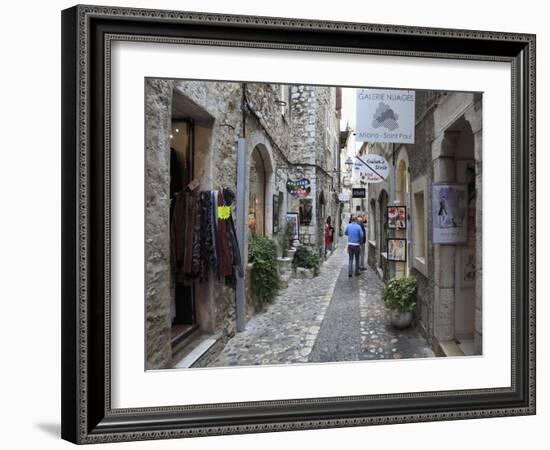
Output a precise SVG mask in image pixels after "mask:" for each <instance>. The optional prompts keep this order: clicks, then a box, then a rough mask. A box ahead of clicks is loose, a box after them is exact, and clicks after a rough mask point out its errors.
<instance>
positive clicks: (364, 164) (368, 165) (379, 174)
mask: <svg viewBox="0 0 550 450" xmlns="http://www.w3.org/2000/svg"><path fill="white" fill-rule="evenodd" d="M389 174H390V165H389V164H388V161H386V159H385V158H384V157H383V156H379V155H369V154H367V155H361V156H357V157H356V158H355V161H354V163H353V175H354V177H355V179H359V180H361V181H363V182H364V183H381V182H382V181H384V180H385V179H386V178H388V176H389Z"/></svg>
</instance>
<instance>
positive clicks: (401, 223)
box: [387, 206, 407, 230]
mask: <svg viewBox="0 0 550 450" xmlns="http://www.w3.org/2000/svg"><path fill="white" fill-rule="evenodd" d="M387 212H388V228H390V229H392V230H403V229H406V228H407V207H406V206H388V210H387Z"/></svg>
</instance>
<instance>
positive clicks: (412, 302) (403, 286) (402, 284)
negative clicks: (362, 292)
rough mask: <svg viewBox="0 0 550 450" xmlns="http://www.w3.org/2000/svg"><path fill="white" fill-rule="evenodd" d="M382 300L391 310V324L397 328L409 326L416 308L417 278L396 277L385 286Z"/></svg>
mask: <svg viewBox="0 0 550 450" xmlns="http://www.w3.org/2000/svg"><path fill="white" fill-rule="evenodd" d="M382 300H384V304H385V305H386V307H387V308H389V310H390V322H391V324H392V325H393V326H394V327H396V328H407V327H408V326H410V324H411V322H412V319H413V313H414V310H415V309H416V278H415V277H404V278H394V279H393V280H391V281H390V282H389V283H388V284H387V285H386V287H384V291H383V292H382Z"/></svg>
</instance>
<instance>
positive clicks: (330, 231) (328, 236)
mask: <svg viewBox="0 0 550 450" xmlns="http://www.w3.org/2000/svg"><path fill="white" fill-rule="evenodd" d="M333 236H334V227H333V226H332V225H331V218H330V216H328V217H327V222H326V223H325V258H326V257H327V254H328V252H329V251H330V254H331V255H332V240H333Z"/></svg>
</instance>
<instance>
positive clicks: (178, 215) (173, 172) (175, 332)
mask: <svg viewBox="0 0 550 450" xmlns="http://www.w3.org/2000/svg"><path fill="white" fill-rule="evenodd" d="M194 128H195V127H194V123H193V121H192V120H190V119H188V120H173V121H172V128H171V131H170V243H171V264H170V265H171V304H170V307H171V308H170V309H171V319H172V328H171V343H172V347H174V346H176V345H177V344H178V343H180V342H181V341H183V340H184V339H185V338H186V337H187V336H189V335H190V334H191V333H192V332H193V331H194V330H195V329H197V328H198V325H197V317H196V307H195V285H194V282H193V280H191V279H189V278H187V277H185V276H184V274H183V255H184V254H185V247H186V239H185V237H186V229H187V221H188V217H187V216H186V210H187V205H188V204H189V202H190V200H191V198H190V194H189V193H188V192H187V189H186V188H187V185H188V184H189V183H190V182H191V180H192V179H193V162H194V154H195V148H194V142H195V130H194Z"/></svg>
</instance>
